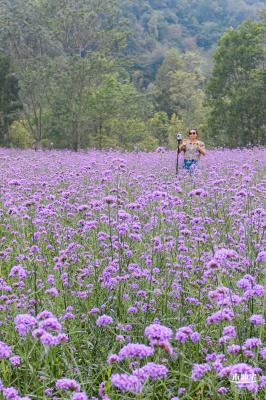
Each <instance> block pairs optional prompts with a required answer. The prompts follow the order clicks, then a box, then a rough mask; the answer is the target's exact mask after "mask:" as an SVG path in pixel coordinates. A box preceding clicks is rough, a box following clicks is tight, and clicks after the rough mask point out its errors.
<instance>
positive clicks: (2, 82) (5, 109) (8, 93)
mask: <svg viewBox="0 0 266 400" xmlns="http://www.w3.org/2000/svg"><path fill="white" fill-rule="evenodd" d="M21 108H22V104H21V102H20V101H19V84H18V78H17V76H16V74H15V73H14V71H13V69H12V67H11V62H10V59H9V58H8V57H6V56H4V55H0V143H1V144H7V143H8V133H9V127H10V125H11V124H12V122H14V121H15V120H16V119H17V118H18V116H19V114H20V111H21Z"/></svg>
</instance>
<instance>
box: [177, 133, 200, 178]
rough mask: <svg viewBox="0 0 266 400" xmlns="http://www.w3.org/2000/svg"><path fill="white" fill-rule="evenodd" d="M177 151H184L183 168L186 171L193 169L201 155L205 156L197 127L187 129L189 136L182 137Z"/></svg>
mask: <svg viewBox="0 0 266 400" xmlns="http://www.w3.org/2000/svg"><path fill="white" fill-rule="evenodd" d="M179 151H180V152H181V151H183V152H184V163H183V168H184V169H186V170H187V171H191V169H194V168H195V167H196V166H197V165H198V163H199V160H200V157H201V156H205V154H206V150H205V144H204V143H203V142H202V141H200V140H199V134H198V130H197V129H194V128H193V129H190V130H189V137H188V138H187V139H184V140H183V141H182V143H181V144H180V146H179Z"/></svg>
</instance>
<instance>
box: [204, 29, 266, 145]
mask: <svg viewBox="0 0 266 400" xmlns="http://www.w3.org/2000/svg"><path fill="white" fill-rule="evenodd" d="M262 39H263V28H262V25H261V24H259V23H255V22H251V21H247V22H246V23H244V24H243V25H241V26H240V27H239V28H238V29H233V28H231V29H229V30H228V31H227V32H226V33H225V34H224V35H223V37H222V38H221V40H220V42H219V44H218V48H217V51H216V53H215V56H214V59H215V66H214V69H213V74H212V77H211V79H210V81H209V84H208V95H209V96H208V97H209V104H210V106H211V115H210V120H209V125H210V134H211V135H212V136H213V137H215V139H216V141H217V142H218V143H219V138H222V139H223V141H224V140H225V144H228V145H234V146H243V145H247V144H256V143H266V142H265V133H266V132H265V125H266V115H265V106H266V86H265V84H266V81H265V70H264V69H263V60H264V57H265V54H264V49H263V45H262Z"/></svg>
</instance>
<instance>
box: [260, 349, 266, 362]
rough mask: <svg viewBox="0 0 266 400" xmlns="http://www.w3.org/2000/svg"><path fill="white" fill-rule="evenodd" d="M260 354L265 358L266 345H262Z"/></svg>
mask: <svg viewBox="0 0 266 400" xmlns="http://www.w3.org/2000/svg"><path fill="white" fill-rule="evenodd" d="M260 355H261V357H262V358H263V359H264V360H266V347H262V349H260Z"/></svg>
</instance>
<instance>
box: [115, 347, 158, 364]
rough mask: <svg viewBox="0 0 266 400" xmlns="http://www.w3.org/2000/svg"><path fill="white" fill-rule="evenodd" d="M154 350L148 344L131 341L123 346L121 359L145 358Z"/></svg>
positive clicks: (120, 354) (120, 352) (120, 353)
mask: <svg viewBox="0 0 266 400" xmlns="http://www.w3.org/2000/svg"><path fill="white" fill-rule="evenodd" d="M153 352H154V350H153V348H152V347H149V346H146V345H145V344H141V343H129V344H127V345H126V346H124V347H122V349H121V350H120V351H119V353H118V355H119V359H120V360H124V359H125V358H132V357H137V358H144V357H148V356H151V355H152V354H153Z"/></svg>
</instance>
